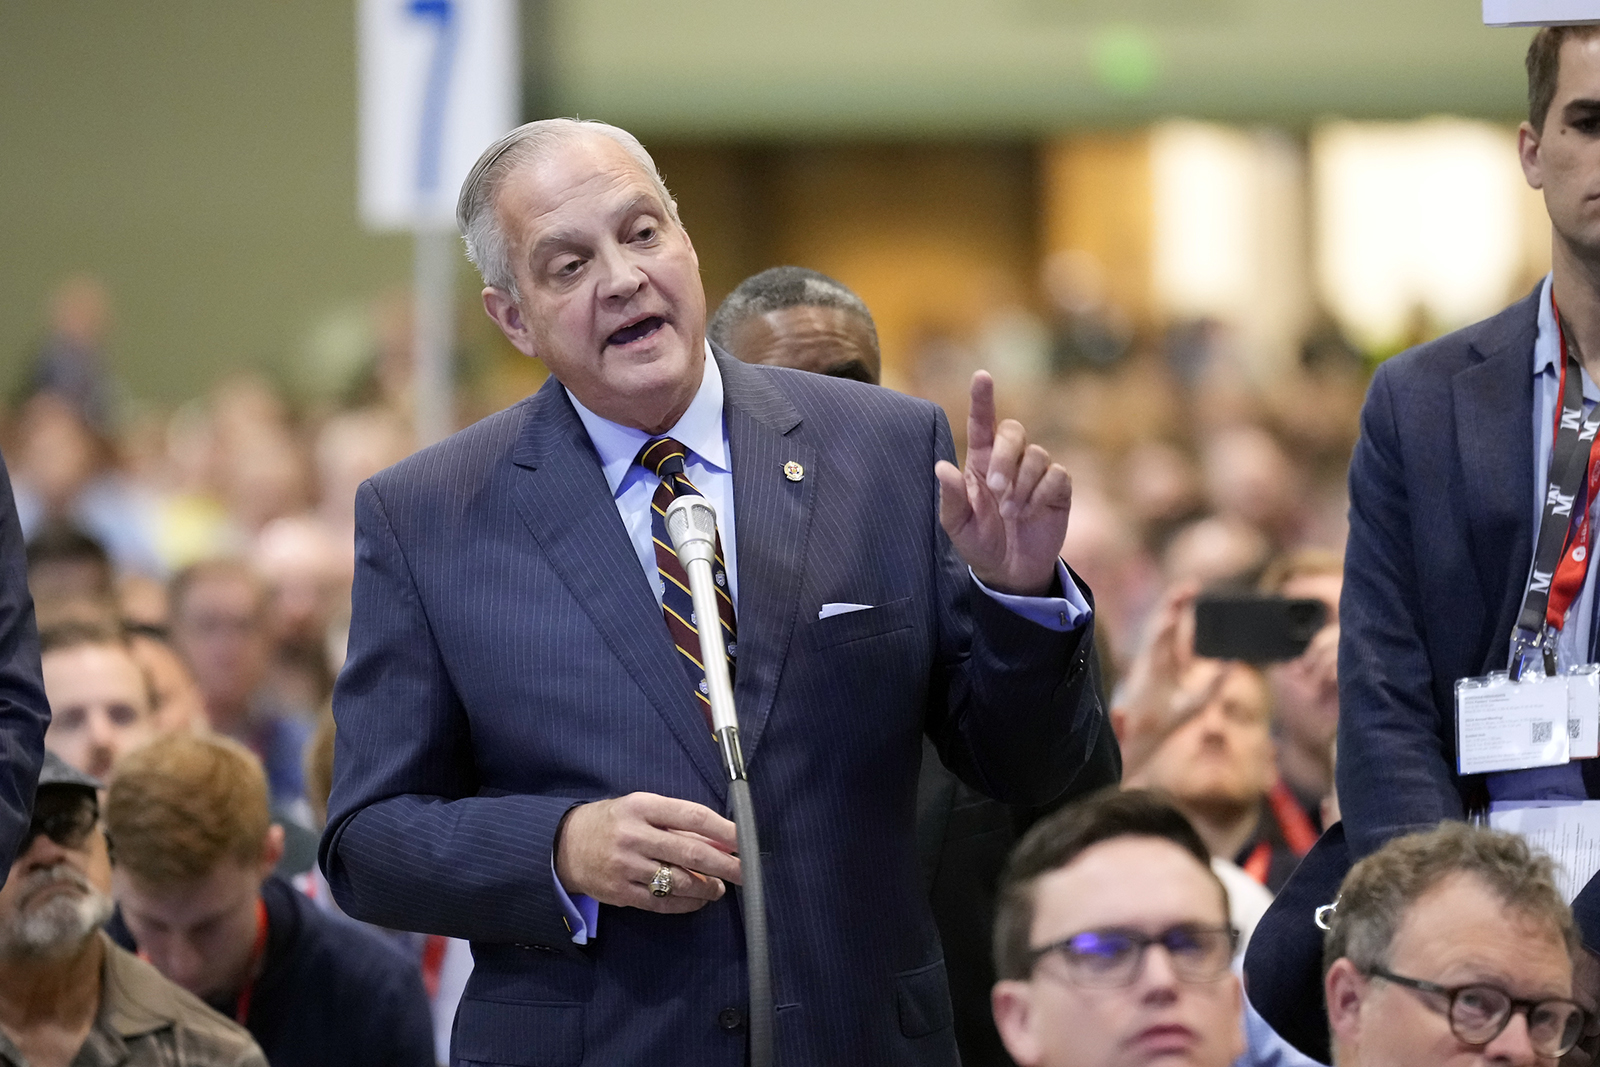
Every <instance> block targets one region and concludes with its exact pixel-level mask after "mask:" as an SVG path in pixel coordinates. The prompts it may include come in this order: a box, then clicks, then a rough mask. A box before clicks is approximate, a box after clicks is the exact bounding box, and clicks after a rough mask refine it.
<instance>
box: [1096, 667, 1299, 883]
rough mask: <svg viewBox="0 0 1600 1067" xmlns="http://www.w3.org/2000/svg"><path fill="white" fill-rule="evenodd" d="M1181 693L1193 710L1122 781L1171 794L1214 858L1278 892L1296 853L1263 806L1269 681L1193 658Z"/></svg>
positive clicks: (1270, 775)
mask: <svg viewBox="0 0 1600 1067" xmlns="http://www.w3.org/2000/svg"><path fill="white" fill-rule="evenodd" d="M1178 690H1179V697H1178V699H1179V700H1180V701H1183V702H1184V703H1185V704H1187V705H1188V706H1189V707H1193V708H1194V711H1193V712H1192V713H1190V714H1188V715H1187V716H1186V718H1185V719H1184V721H1183V722H1182V723H1181V724H1180V725H1178V726H1177V727H1176V728H1175V729H1173V730H1172V732H1171V733H1170V734H1169V735H1168V736H1167V738H1166V739H1165V740H1163V741H1162V742H1161V744H1160V745H1159V746H1157V747H1156V749H1155V751H1154V752H1152V753H1151V755H1150V759H1149V761H1148V762H1147V763H1146V764H1145V765H1144V766H1143V767H1141V768H1138V769H1136V770H1135V769H1130V770H1129V773H1128V774H1127V777H1126V782H1127V784H1128V785H1130V786H1144V787H1148V788H1151V789H1157V790H1160V791H1162V792H1164V793H1166V794H1168V795H1169V796H1171V797H1172V799H1173V802H1174V803H1175V804H1176V805H1177V807H1178V810H1180V811H1182V812H1183V814H1184V816H1185V817H1187V818H1188V819H1189V821H1190V822H1191V823H1193V824H1194V828H1195V830H1196V832H1198V833H1199V835H1200V837H1201V839H1202V840H1203V841H1205V843H1206V847H1207V848H1208V849H1209V850H1210V853H1211V855H1212V856H1215V857H1217V858H1219V859H1225V860H1230V861H1232V862H1233V863H1235V864H1237V865H1238V866H1239V867H1241V868H1243V870H1244V871H1245V873H1246V874H1248V875H1250V877H1251V878H1253V879H1255V880H1256V881H1257V882H1259V883H1260V884H1262V885H1264V886H1266V887H1267V888H1268V889H1270V890H1273V891H1276V890H1277V889H1278V888H1279V887H1280V886H1282V885H1283V883H1284V882H1285V881H1287V880H1288V877H1289V875H1290V873H1291V872H1292V871H1293V870H1294V866H1295V863H1296V862H1297V861H1298V859H1299V854H1298V853H1297V852H1296V851H1295V849H1293V848H1291V847H1290V845H1289V844H1288V842H1287V841H1286V839H1285V834H1284V832H1283V827H1282V826H1281V825H1280V822H1279V817H1278V814H1277V813H1276V812H1275V811H1274V810H1273V809H1272V806H1271V805H1270V804H1269V803H1268V800H1267V796H1268V793H1269V792H1270V790H1271V789H1272V784H1273V782H1275V781H1276V780H1277V769H1276V766H1275V764H1274V760H1273V749H1274V746H1273V743H1272V733H1271V726H1272V703H1271V696H1270V694H1269V692H1268V690H1267V681H1266V678H1265V677H1263V675H1262V674H1261V672H1260V671H1259V670H1257V669H1256V668H1254V667H1252V666H1249V665H1248V664H1245V663H1234V662H1227V663H1225V662H1219V661H1216V660H1194V661H1193V662H1191V663H1190V664H1189V666H1188V668H1187V669H1186V670H1185V671H1184V672H1183V674H1182V675H1181V676H1180V682H1179V686H1178ZM1295 810H1296V812H1298V811H1299V809H1298V808H1296V809H1295ZM1304 847H1306V848H1309V847H1310V842H1309V841H1307V842H1304Z"/></svg>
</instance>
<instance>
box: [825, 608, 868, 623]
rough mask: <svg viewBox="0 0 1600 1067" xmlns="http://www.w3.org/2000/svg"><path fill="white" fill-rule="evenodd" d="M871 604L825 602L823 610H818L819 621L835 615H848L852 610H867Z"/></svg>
mask: <svg viewBox="0 0 1600 1067" xmlns="http://www.w3.org/2000/svg"><path fill="white" fill-rule="evenodd" d="M872 606H873V605H871V604H824V605H822V610H821V611H819V612H817V621H818V622H821V621H822V620H823V619H831V618H833V617H834V616H835V615H848V614H849V613H850V612H852V611H866V610H867V609H868V608H871V607H872Z"/></svg>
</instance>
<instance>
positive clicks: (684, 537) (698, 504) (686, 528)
mask: <svg viewBox="0 0 1600 1067" xmlns="http://www.w3.org/2000/svg"><path fill="white" fill-rule="evenodd" d="M665 522H666V527H667V537H668V538H669V539H671V541H672V550H673V551H674V552H676V553H677V554H678V555H679V556H682V555H683V551H684V549H685V548H686V547H691V546H692V548H693V549H698V550H699V551H704V552H715V551H716V543H717V511H716V509H715V508H713V507H712V506H711V504H710V503H709V502H708V501H707V500H706V498H705V497H703V496H680V497H677V498H675V499H674V500H673V501H672V503H670V504H668V505H667V513H666V516H665ZM702 545H703V546H704V547H703V548H701V547H700V546H702Z"/></svg>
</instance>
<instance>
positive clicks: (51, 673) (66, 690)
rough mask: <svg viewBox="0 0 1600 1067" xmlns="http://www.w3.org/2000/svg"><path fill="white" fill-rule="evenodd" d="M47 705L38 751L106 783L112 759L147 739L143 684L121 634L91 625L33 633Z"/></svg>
mask: <svg viewBox="0 0 1600 1067" xmlns="http://www.w3.org/2000/svg"><path fill="white" fill-rule="evenodd" d="M39 657H40V665H41V666H42V667H43V669H44V692H45V696H46V697H47V698H48V699H49V701H50V710H51V717H50V729H49V730H48V731H46V732H45V735H44V743H45V747H47V748H49V749H50V751H52V752H54V753H55V754H56V755H58V756H60V757H61V758H62V759H64V760H66V761H67V762H68V763H70V764H71V765H72V766H74V767H76V768H77V769H78V770H80V771H84V772H86V773H88V774H92V775H94V776H95V777H96V778H106V777H108V776H109V775H110V774H111V771H112V768H113V767H114V766H115V765H116V762H117V760H118V759H120V758H121V757H122V755H123V754H124V753H126V752H128V751H130V750H131V749H134V748H137V747H138V746H139V745H141V744H143V743H144V742H145V741H148V740H149V739H150V738H151V737H152V736H154V734H155V716H154V712H153V710H152V707H151V694H150V683H149V680H148V679H147V678H146V677H145V673H144V671H143V670H141V669H140V667H139V662H138V660H137V659H136V658H135V657H134V654H133V650H132V649H131V648H130V646H129V644H128V638H127V636H126V635H125V634H124V633H123V632H122V631H121V630H120V629H119V628H117V627H115V626H111V625H107V624H102V623H95V622H66V621H64V622H58V623H56V624H55V625H53V626H46V627H45V628H44V629H43V630H42V631H41V632H40V634H39Z"/></svg>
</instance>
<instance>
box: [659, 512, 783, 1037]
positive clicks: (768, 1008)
mask: <svg viewBox="0 0 1600 1067" xmlns="http://www.w3.org/2000/svg"><path fill="white" fill-rule="evenodd" d="M665 522H666V527H667V536H668V537H669V538H671V540H672V548H673V551H674V552H676V553H677V554H678V562H680V563H682V564H683V569H684V572H685V573H686V574H687V575H688V576H689V595H690V597H692V598H693V600H694V614H695V618H696V619H698V620H700V623H699V625H697V626H696V627H695V629H696V630H698V631H699V634H700V662H701V663H703V664H704V665H705V672H706V687H707V694H706V695H707V697H708V699H709V700H710V702H711V732H712V734H713V736H714V737H715V738H716V742H717V749H718V751H720V752H721V753H722V768H723V770H725V771H726V772H727V774H728V797H729V799H730V800H731V801H732V804H733V822H734V826H735V827H736V828H737V830H738V839H739V867H740V874H741V876H742V878H743V881H744V886H743V888H742V889H741V890H740V892H739V903H740V905H741V907H742V910H743V913H744V941H745V953H746V957H747V965H746V966H747V968H748V970H749V973H750V1063H751V1067H772V1064H773V1059H772V964H771V958H770V956H769V955H768V952H767V902H766V893H765V892H764V890H763V889H762V883H761V845H760V843H759V841H758V839H757V837H756V816H755V808H754V805H752V804H751V802H750V780H749V777H748V775H746V774H745V769H744V753H743V752H742V751H741V750H740V748H739V717H738V713H737V712H736V711H735V709H734V706H733V680H732V679H731V678H730V677H729V675H728V658H727V650H726V649H725V648H724V647H723V645H722V633H721V627H720V626H718V624H717V619H718V617H719V615H718V612H717V590H716V583H715V580H714V579H713V578H712V574H711V561H712V559H714V558H715V556H716V540H717V513H716V509H714V508H713V507H712V506H711V505H710V503H708V502H707V501H706V499H705V498H704V497H699V496H680V497H678V498H676V499H675V500H673V501H672V503H670V504H668V505H667V512H666V516H665Z"/></svg>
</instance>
